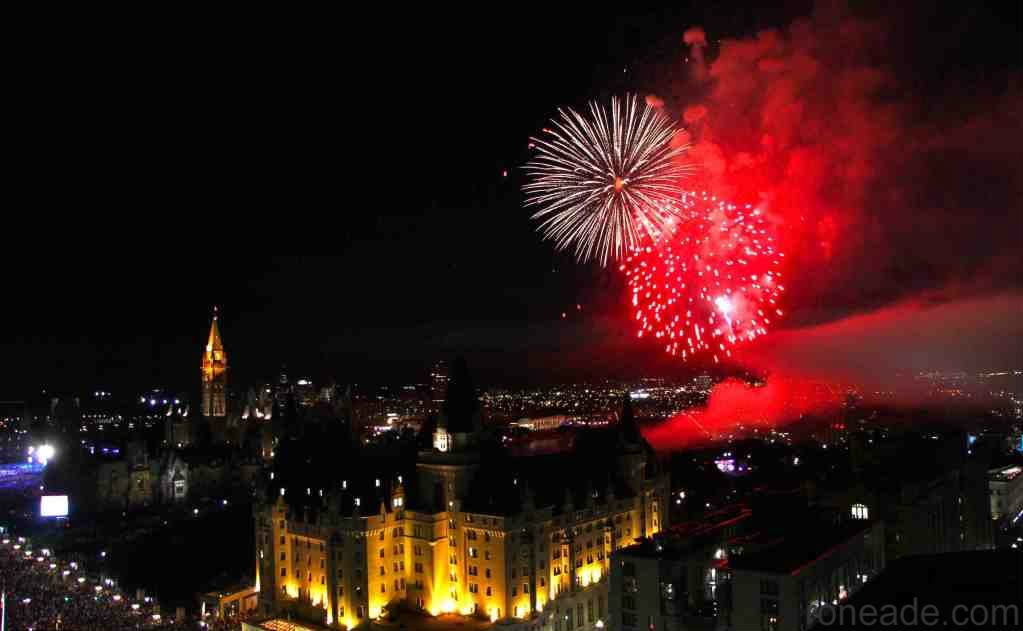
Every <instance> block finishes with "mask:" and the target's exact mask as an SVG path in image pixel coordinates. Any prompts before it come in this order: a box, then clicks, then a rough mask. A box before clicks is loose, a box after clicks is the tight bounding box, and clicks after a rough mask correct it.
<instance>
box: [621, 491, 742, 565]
mask: <svg viewBox="0 0 1023 631" xmlns="http://www.w3.org/2000/svg"><path fill="white" fill-rule="evenodd" d="M752 516H753V512H752V511H751V510H750V509H749V508H748V507H747V506H745V505H743V504H735V505H733V506H726V507H724V508H721V509H718V510H716V511H714V512H711V513H707V514H706V515H703V516H702V517H701V518H700V519H694V520H692V521H687V522H682V523H680V524H675V525H673V526H671V527H670V528H669V529H668V530H666V531H663V532H660V533H658V534H656V535H655V536H654V538H653V539H645V540H643V541H642V542H640V543H638V544H636V545H634V546H630V547H628V548H626V549H625V550H623V554H627V555H630V556H634V557H642V558H657V557H678V556H681V555H684V554H687V553H689V552H692V551H694V550H698V549H700V548H703V547H706V546H707V545H710V544H716V543H717V542H719V541H720V540H721V539H723V538H724V537H725V532H724V531H725V529H727V528H729V527H733V526H740V525H745V524H747V523H749V522H748V520H750V518H751V517H752Z"/></svg>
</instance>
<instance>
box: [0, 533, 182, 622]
mask: <svg viewBox="0 0 1023 631" xmlns="http://www.w3.org/2000/svg"><path fill="white" fill-rule="evenodd" d="M0 590H2V591H3V594H4V609H3V615H4V620H5V624H6V628H7V629H9V630H14V629H17V630H18V631H43V630H47V631H49V630H51V629H52V630H58V629H60V630H67V631H121V630H123V631H127V630H129V629H158V630H160V631H184V630H185V629H197V628H200V627H199V626H198V625H197V623H196V622H190V621H187V620H174V619H173V618H174V616H173V615H171V616H167V615H165V614H161V613H160V609H159V605H158V603H156V601H155V600H153V599H151V598H145V597H143V598H141V599H133V598H130V597H128V596H127V595H125V594H123V593H121V592H120V591H118V590H117V589H116V586H115V584H114V582H113V581H112V580H110V579H105V578H97V577H94V576H88V575H87V574H86V572H84V571H83V570H82V569H80V568H79V566H78V564H77V563H73V562H72V563H62V562H60V561H59V560H58V559H56V558H55V557H53V556H52V555H51V554H50V551H49V550H46V549H35V548H33V546H32V544H31V542H29V541H27V540H26V539H24V538H19V537H12V536H9V535H6V534H5V535H3V537H2V539H0ZM5 631H6V630H5Z"/></svg>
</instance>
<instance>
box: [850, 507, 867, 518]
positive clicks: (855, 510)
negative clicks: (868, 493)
mask: <svg viewBox="0 0 1023 631" xmlns="http://www.w3.org/2000/svg"><path fill="white" fill-rule="evenodd" d="M852 518H853V519H870V511H869V510H868V509H867V507H866V506H865V505H864V504H853V505H852Z"/></svg>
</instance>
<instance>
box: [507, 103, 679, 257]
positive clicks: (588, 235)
mask: <svg viewBox="0 0 1023 631" xmlns="http://www.w3.org/2000/svg"><path fill="white" fill-rule="evenodd" d="M559 115H560V116H559V118H557V119H555V120H553V121H552V127H551V128H547V129H544V136H543V137H542V138H531V139H530V140H531V142H530V147H531V148H534V149H535V150H536V152H537V153H536V156H535V157H534V158H533V159H532V160H530V161H529V162H528V163H527V164H526V166H525V170H526V174H527V176H528V177H529V178H530V182H528V183H527V184H525V185H524V186H523V187H522V188H523V192H524V193H525V194H526V206H527V207H538V208H539V210H537V211H536V212H535V213H534V214H533V219H536V220H539V221H540V225H539V227H538V230H539V231H540V232H541V233H542V234H543V236H544V238H545V239H549V240H552V241H554V242H555V245H556V247H557V248H558V249H566V248H573V249H574V250H575V254H576V258H577V259H578V260H579V261H580V262H584V261H587V260H590V259H597V260H598V261H599V262H600V263H601V264H602V265H606V264H607V262H608V261H609V260H611V259H619V258H622V257H624V256H625V255H627V254H628V253H629V252H631V251H632V250H633V249H635V248H637V247H639V246H640V245H641V244H642V243H643V242H644V241H645V239H647V238H649V239H651V240H654V239H656V238H657V237H658V236H659V235H660V234H661V233H662V232H664V231H665V230H666V229H667V228H668V227H669V226H670V225H671V224H672V222H673V219H674V217H675V215H676V214H677V212H678V208H677V204H678V201H677V200H678V197H679V195H680V194H681V193H682V188H681V180H682V178H683V177H685V175H686V174H687V173H688V172H689V167H688V165H686V164H684V163H682V162H681V161H680V160H679V158H680V157H681V156H682V155H683V154H684V153H685V152H686V150H687V149H688V145H679V146H674V147H673V146H672V139H673V138H674V136H675V134H676V133H677V132H678V128H677V127H676V126H675V125H674V124H673V123H672V122H671V120H670V119H669V118H668V117H667V116H666V115H664V114H663V113H662V112H660V111H658V110H656V109H654V108H652V107H650V106H648V105H642V106H641V105H640V101H639V100H638V99H637V98H636V97H635V96H629V97H626V98H625V99H618V98H612V99H611V106H610V108H609V109H605V108H604V107H602V106H600V105H598V104H597V103H590V107H589V117H587V116H583V115H582V114H580V113H578V112H576V111H575V110H573V109H571V108H568V109H562V110H559Z"/></svg>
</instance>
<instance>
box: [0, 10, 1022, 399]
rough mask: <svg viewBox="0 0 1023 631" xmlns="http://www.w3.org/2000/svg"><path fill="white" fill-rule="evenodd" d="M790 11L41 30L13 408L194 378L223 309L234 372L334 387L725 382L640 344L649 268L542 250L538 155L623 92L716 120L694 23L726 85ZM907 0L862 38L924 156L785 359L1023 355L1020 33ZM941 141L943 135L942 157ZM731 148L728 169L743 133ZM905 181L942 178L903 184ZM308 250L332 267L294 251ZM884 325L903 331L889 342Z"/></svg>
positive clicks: (4, 260) (172, 23)
mask: <svg viewBox="0 0 1023 631" xmlns="http://www.w3.org/2000/svg"><path fill="white" fill-rule="evenodd" d="M783 4H784V5H785V6H783V7H781V8H778V9H772V10H766V11H765V10H763V9H760V8H747V7H744V6H743V5H741V4H738V3H725V2H717V3H700V4H693V5H691V6H690V5H688V3H679V4H678V5H677V8H675V9H672V10H668V11H663V10H660V11H650V12H646V13H636V14H631V15H614V14H613V13H610V12H607V11H605V10H603V9H600V10H593V9H590V10H587V11H582V12H569V11H562V12H555V13H542V14H540V13H532V12H530V13H527V12H525V11H524V10H521V9H517V8H516V7H515V5H506V6H504V7H500V9H502V10H504V11H507V12H508V13H507V14H504V13H500V12H495V10H494V9H491V10H488V11H483V10H482V9H481V10H480V11H479V12H478V13H475V14H465V13H455V12H451V13H446V12H444V11H430V12H424V13H409V12H407V11H406V10H405V9H404V8H401V9H399V8H395V9H394V12H393V14H390V15H361V14H360V15H358V16H356V15H355V14H354V13H353V14H351V15H349V16H334V17H333V18H332V19H330V20H323V19H320V18H317V17H315V16H303V17H302V18H301V19H300V18H296V17H290V18H288V19H284V18H279V17H278V16H272V15H261V16H252V15H247V16H241V15H232V16H225V15H219V16H203V18H202V19H199V17H198V16H187V17H186V16H168V17H167V18H166V20H165V21H148V22H146V23H145V24H144V25H142V26H143V27H141V28H136V29H133V30H131V31H121V30H117V31H114V30H112V29H111V30H109V31H108V30H107V29H103V32H99V31H89V32H88V33H87V34H82V33H80V32H78V33H75V32H74V31H75V29H74V28H73V26H72V25H62V28H60V29H54V30H52V31H51V30H47V29H41V30H40V38H38V39H36V40H35V41H34V45H33V46H31V47H27V48H26V49H24V51H23V55H22V56H21V59H19V61H20V62H21V63H19V64H18V65H19V68H20V71H19V72H18V73H17V76H16V77H15V78H14V85H15V86H16V88H13V89H9V90H8V93H9V99H10V100H12V101H13V102H15V104H16V108H15V109H16V110H17V112H18V115H17V116H12V117H10V118H9V125H11V126H12V127H13V128H14V142H13V143H12V145H13V147H12V149H11V150H9V151H8V155H9V156H11V157H13V164H12V166H11V167H10V168H9V169H8V173H7V175H8V178H7V179H8V180H9V181H10V182H11V185H12V186H13V188H14V189H15V191H13V193H14V194H13V195H11V194H10V193H9V197H8V203H7V208H6V211H5V216H6V217H5V223H6V224H7V226H6V227H7V228H8V229H7V230H6V231H5V232H6V235H5V236H6V238H5V239H4V242H5V248H4V250H3V252H4V253H3V254H2V255H0V264H2V269H3V283H2V285H3V294H2V295H3V297H4V298H3V308H2V312H3V315H2V316H0V324H2V328H0V357H3V359H4V362H3V364H4V375H3V379H2V380H0V399H2V398H21V397H24V396H28V395H29V394H30V393H32V392H35V391H37V390H38V389H40V388H44V387H45V388H49V389H51V390H69V389H71V390H87V389H95V388H104V389H110V390H115V391H117V390H120V389H133V388H148V387H155V386H161V385H163V386H169V387H172V388H179V389H191V388H194V387H196V385H197V381H198V367H199V360H200V351H201V349H202V345H203V343H204V341H205V335H206V332H207V330H208V326H209V317H210V312H211V308H212V305H214V304H217V305H219V306H220V308H221V313H222V319H221V325H222V327H221V331H222V333H223V336H224V340H225V344H226V346H227V350H228V353H229V356H230V361H231V364H232V371H233V372H232V375H233V376H232V380H234V382H235V383H246V384H247V383H249V382H251V381H253V380H258V379H268V378H270V377H271V376H272V375H273V374H274V373H275V372H276V371H277V370H278V369H279V367H280V366H281V364H287V365H288V368H289V373H291V374H293V375H294V376H299V375H307V376H310V377H312V378H314V379H318V380H321V379H325V378H331V377H333V378H336V379H337V380H338V381H339V382H348V381H359V382H401V381H421V380H422V379H423V378H424V377H425V373H426V370H427V368H428V366H429V364H430V363H431V362H432V361H434V360H435V359H438V358H443V357H450V356H451V355H453V354H456V353H463V354H465V355H467V356H468V358H469V360H470V364H471V365H472V366H473V368H474V370H475V372H476V373H478V379H477V381H478V382H480V383H481V384H483V385H494V384H509V385H514V384H519V383H540V382H543V381H545V380H552V379H554V380H567V379H575V378H586V377H599V376H633V375H639V374H671V375H675V374H685V373H686V372H687V371H692V370H699V369H701V367H700V366H699V365H687V366H679V365H678V364H676V363H672V362H668V361H666V360H665V359H664V358H663V357H661V355H660V353H659V352H658V351H657V350H656V349H653V348H649V347H643V346H641V345H637V344H635V343H633V342H632V341H631V335H632V332H631V331H632V329H631V327H630V325H629V324H628V323H627V322H625V317H624V316H625V314H624V308H623V307H622V306H621V305H620V303H621V295H622V291H623V289H622V284H621V281H620V279H619V278H618V277H617V276H616V275H615V274H614V273H613V272H612V271H607V270H601V269H599V268H598V267H596V266H595V265H592V264H591V265H587V266H580V265H577V264H575V263H574V261H573V260H572V259H571V257H570V256H567V255H564V254H558V253H555V252H554V251H553V249H552V247H551V246H550V244H547V243H543V242H541V241H540V240H539V238H538V237H537V236H536V234H535V232H534V231H533V229H534V226H533V225H532V224H531V222H530V220H529V218H528V214H529V213H528V212H527V211H524V210H522V208H521V200H522V198H521V193H520V191H519V187H520V186H521V184H522V178H521V174H520V172H519V167H521V165H522V164H523V163H524V162H525V160H526V159H527V158H528V151H527V148H526V144H527V142H528V137H529V136H530V134H535V133H537V132H538V130H539V128H541V127H542V126H543V125H544V124H545V122H546V121H547V120H548V119H549V118H550V117H551V116H552V115H553V114H554V113H555V110H556V108H557V107H558V106H562V105H572V106H581V105H583V104H585V102H586V101H587V100H589V99H591V98H604V97H607V96H610V95H612V94H621V93H624V92H636V93H639V94H643V95H645V94H651V93H656V94H659V95H661V96H663V97H665V99H666V100H667V101H668V108H669V111H672V112H673V114H674V115H679V112H680V111H681V110H682V109H683V108H684V107H685V106H686V102H687V101H688V100H691V99H694V98H701V99H707V100H706V102H707V103H708V104H713V103H714V102H715V101H714V99H715V98H720V93H717V94H715V93H713V91H712V88H710V87H704V88H703V92H701V91H700V90H698V89H693V88H690V87H687V85H686V80H687V79H686V77H687V75H686V72H687V71H686V69H685V68H684V66H683V65H682V60H683V59H684V58H685V57H686V55H687V51H686V48H685V46H684V45H683V44H682V34H683V33H684V32H685V30H686V29H687V28H689V27H691V26H697V25H698V26H702V27H703V29H704V31H705V32H706V33H707V38H708V40H709V43H710V45H709V46H708V50H707V57H708V61H710V62H711V66H710V67H711V68H712V74H713V68H714V66H713V63H714V59H715V55H716V54H717V53H718V50H717V46H718V44H717V42H718V40H719V39H726V38H727V39H739V40H744V39H749V38H752V37H755V34H756V33H757V32H758V31H761V30H763V29H769V28H782V29H784V28H786V27H787V26H788V25H789V24H790V23H791V22H792V20H793V19H795V18H797V17H799V16H805V15H809V14H810V13H811V7H812V3H808V2H797V3H783ZM886 4H890V3H868V4H867V5H865V6H859V5H857V8H856V9H855V11H853V12H852V13H853V14H855V15H857V16H865V17H866V18H869V19H871V20H879V21H881V22H883V23H885V24H887V25H888V32H889V33H890V32H898V33H899V37H898V45H897V46H894V47H892V46H879V47H876V48H869V47H866V45H864V49H863V50H866V51H867V52H865V53H864V56H865V59H864V60H861V63H862V64H863V65H864V67H871V66H873V65H874V64H878V65H886V66H887V67H888V68H890V80H889V82H888V83H887V84H886V85H885V86H884V87H883V89H882V90H880V92H879V93H878V94H873V93H872V97H871V98H872V99H875V97H876V100H871V103H870V107H874V106H875V105H878V103H880V104H882V105H887V104H888V103H895V104H897V105H898V110H897V116H898V118H899V122H898V123H892V124H891V126H892V128H896V129H898V130H899V132H898V133H897V134H894V135H893V136H892V138H896V139H910V140H911V142H906V143H902V144H903V146H901V147H900V148H899V150H898V151H897V152H892V155H888V156H884V157H883V158H879V164H883V165H884V171H885V173H884V174H883V175H882V176H879V177H878V180H879V181H880V182H881V184H882V185H883V186H881V187H880V188H879V189H877V190H881V191H882V192H883V193H884V195H880V194H877V195H874V194H873V193H872V194H871V195H870V196H869V198H867V199H861V198H860V197H862V196H860V197H858V198H857V201H856V202H855V204H856V205H857V208H856V209H854V210H850V211H848V212H847V211H846V208H847V206H848V204H849V202H848V198H847V197H844V196H845V193H844V192H842V191H843V190H844V189H842V187H841V186H835V187H834V189H833V190H834V191H838V192H835V193H834V195H833V196H831V194H830V193H829V199H830V202H829V203H833V204H834V206H835V208H836V209H838V210H836V211H835V212H833V213H831V214H830V215H827V217H831V216H833V217H836V219H835V220H834V221H832V220H831V219H828V220H827V221H832V223H827V222H824V223H822V222H821V221H822V220H818V221H817V223H816V224H815V225H816V227H817V229H818V232H819V231H820V228H821V226H822V225H823V226H825V227H829V226H832V225H834V226H837V227H836V228H835V230H838V231H839V232H841V231H844V230H849V231H850V232H851V233H853V235H852V237H850V238H848V239H847V240H846V241H844V243H848V245H843V246H841V247H842V248H845V249H840V250H839V251H838V253H837V254H836V255H835V258H834V259H831V260H832V261H833V264H832V265H830V266H829V267H828V271H827V272H826V273H822V275H811V274H808V275H806V276H805V278H804V279H803V280H802V282H801V283H798V286H797V287H796V288H794V289H793V299H792V300H793V304H792V305H791V306H790V309H789V310H790V312H791V318H790V319H789V320H788V321H787V322H786V323H785V325H784V328H786V329H787V330H785V331H784V332H783V333H784V337H783V336H779V338H778V341H780V340H783V339H784V340H786V347H787V346H788V342H791V346H792V347H793V348H800V351H799V353H798V358H797V360H798V361H797V362H796V363H798V364H799V366H800V369H801V370H803V371H807V372H812V369H813V366H814V364H815V360H816V358H815V355H814V352H813V349H812V348H811V349H809V350H808V349H807V348H805V345H804V347H800V340H801V339H803V338H801V337H800V332H801V331H812V332H813V335H812V336H809V337H807V338H806V339H812V340H814V344H815V345H816V344H818V343H819V344H820V345H821V347H822V348H826V349H827V351H826V355H827V358H828V361H829V362H830V363H834V362H836V361H837V362H838V363H839V364H841V363H842V362H841V357H839V358H838V359H836V356H835V354H836V353H838V354H839V356H841V350H836V349H841V348H853V347H854V348H855V350H856V357H855V358H853V359H851V360H850V364H851V365H855V366H860V367H862V366H863V365H864V364H872V363H873V364H874V365H876V364H877V363H878V362H883V363H884V364H886V365H889V366H894V365H900V366H906V367H912V368H916V367H923V366H931V365H933V366H935V367H957V366H962V367H965V368H984V367H1003V366H1006V365H1009V364H1012V363H1013V360H1014V359H1018V358H1019V357H1020V355H1021V354H1023V349H1021V346H1020V336H1021V333H1023V331H1021V328H1020V323H1019V321H1020V318H1019V317H1017V316H1019V315H1020V314H1021V311H1020V308H1021V305H1023V301H1021V300H1020V298H1019V296H1020V290H1021V286H1020V277H1021V269H1023V268H1021V265H1020V247H1019V239H1020V236H1019V235H1020V234H1023V229H1020V228H1021V226H1020V215H1021V202H1020V199H1021V195H1023V187H1021V185H1020V173H1019V171H1020V167H1019V165H1020V164H1023V157H1021V155H1020V146H1021V145H1023V137H1021V135H1020V126H1019V121H1020V118H1021V116H1020V114H1021V111H1020V109H1019V103H1020V102H1023V100H1021V99H1019V98H1018V97H1019V94H1020V92H1021V86H1023V81H1021V79H1020V72H1021V68H1023V60H1021V52H1020V46H1019V42H1020V32H1019V24H1018V17H1017V16H1015V15H1014V13H1013V12H1012V11H1011V10H1010V9H1009V8H1005V9H1000V8H998V7H995V8H971V9H963V12H961V13H960V12H958V9H956V8H955V7H954V5H951V4H950V5H949V7H948V8H947V9H943V10H941V11H939V10H938V9H934V8H933V7H930V6H929V5H930V3H919V4H918V5H916V6H907V7H905V8H901V7H900V8H899V9H897V11H898V13H897V14H894V15H886V14H884V13H882V11H883V10H885V7H886ZM65 29H66V31H65ZM850 54H856V49H853V50H852V52H851V53H850ZM843 63H845V62H843ZM717 103H718V105H720V106H721V107H722V108H727V107H728V103H726V102H724V101H720V100H719V101H718V102H717ZM735 103H740V101H738V100H736V101H735ZM806 103H807V104H808V105H807V107H810V108H812V107H814V106H815V104H816V102H815V101H813V99H812V97H808V100H807V101H806ZM751 107H752V106H751ZM885 111H886V112H887V111H889V110H885ZM988 112H991V114H990V115H988ZM759 115H760V114H759V113H758V112H757V111H755V110H753V109H751V110H749V111H738V112H736V111H731V112H730V114H729V116H746V117H747V118H750V119H752V120H753V121H754V122H753V123H751V124H752V125H756V124H759V122H758V120H759V119H758V118H757V117H758V116H759ZM868 118H872V117H868ZM723 119H724V116H723V115H722V117H721V118H719V119H717V120H723ZM884 120H887V119H884ZM739 126H740V125H738V124H736V125H730V126H729V128H730V129H736V128H738V127H739ZM933 129H944V130H946V131H947V133H946V132H943V133H942V134H940V135H936V136H940V137H941V138H942V141H941V142H942V143H946V144H942V145H941V146H939V147H935V146H934V145H933V144H931V143H930V142H929V141H927V140H921V138H926V137H927V134H928V133H931V132H930V131H929V130H933ZM923 130H928V131H927V132H924V131H923ZM715 131H716V135H715V136H714V137H713V138H714V142H717V143H720V144H721V145H722V146H723V147H724V148H725V152H726V156H727V155H728V152H729V151H732V150H733V149H734V147H730V146H729V145H728V142H729V141H730V139H729V132H728V131H726V130H722V129H721V128H720V127H718V128H717V129H716V130H715ZM932 135H935V134H932ZM707 138H710V135H709V134H708V135H707V136H705V140H706V139H707ZM989 138H995V139H997V140H996V141H994V142H992V141H990V140H989ZM960 140H961V142H960ZM733 144H735V145H738V144H741V142H738V141H737V142H736V143H733ZM872 146H873V147H875V148H878V149H879V148H881V147H883V146H884V145H883V143H878V144H876V145H872ZM963 147H966V148H967V149H966V150H964V149H962V148H963ZM978 147H980V148H978ZM843 150H844V149H843ZM853 151H854V150H853ZM886 153H887V152H886ZM827 155H829V156H834V155H842V154H841V153H837V154H836V153H835V152H831V153H828V154H827ZM960 164H961V165H963V166H962V167H959V166H958V165H960ZM895 165H897V167H896V166H895ZM902 168H905V172H904V179H906V180H909V181H912V182H913V186H901V185H900V186H894V185H891V184H890V183H889V182H890V180H892V175H891V174H892V173H901V171H900V170H901V169H902ZM505 170H507V171H508V176H507V177H505V176H504V174H503V172H504V171H505ZM829 190H832V189H829ZM872 190H874V189H872ZM847 218H850V219H848V221H846V219H847ZM864 235H866V236H864ZM846 236H848V235H846ZM830 247H831V246H830V245H829V248H830ZM875 249H876V251H874V250H875ZM288 251H304V252H322V253H324V255H323V256H297V257H283V256H281V257H276V256H270V255H269V253H272V252H288ZM878 252H881V254H879V253H878ZM829 255H830V250H829ZM813 256H816V254H813V255H809V254H808V255H807V257H806V260H808V261H809V260H815V259H813ZM864 262H868V263H870V264H868V265H865V264H864ZM798 281H799V279H795V280H794V281H790V282H798ZM825 282H826V284H827V288H826V289H820V290H818V289H817V287H816V284H818V283H819V284H821V285H823V284H825ZM576 305H579V307H580V308H577V307H576ZM934 309H937V310H938V311H932V310H934ZM562 312H567V313H568V317H567V318H565V319H563V318H562ZM885 313H898V314H899V317H898V318H894V319H893V318H889V319H885V318H883V317H882V318H881V321H880V323H878V324H876V326H873V325H870V323H869V322H867V323H866V324H864V320H863V318H868V320H869V317H870V316H871V314H885ZM907 314H908V315H907ZM900 318H901V319H900ZM907 318H908V319H907ZM914 318H916V319H914ZM922 321H926V322H927V323H928V327H924V329H925V330H926V335H923V334H921V331H922V330H924V329H922V328H921V327H920V326H919V324H920V322H922ZM848 322H852V323H853V324H852V325H849V326H844V325H843V323H848ZM892 323H897V324H892ZM828 327H830V328H828ZM893 327H894V331H893V330H892V329H893ZM822 330H824V331H833V332H834V335H831V336H830V337H827V340H825V341H822V340H821V338H820V337H819V336H820V335H821V331H822ZM849 331H854V332H855V335H856V336H857V338H856V340H857V341H851V340H850V337H849V336H850V335H851V334H850V333H849ZM900 332H904V334H900ZM836 340H837V341H836ZM765 350H769V351H770V352H769V353H767V352H765V353H764V355H765V356H767V355H770V356H771V357H777V356H779V355H780V356H784V355H785V353H784V349H782V350H781V351H779V349H778V344H777V343H776V344H774V345H773V346H772V347H770V348H769V349H765ZM932 351H933V352H932ZM756 352H757V349H756V348H752V349H750V353H751V354H752V355H756ZM823 352H824V351H822V353H823ZM781 361H782V363H785V360H784V359H782V360H781ZM751 363H756V362H751ZM850 370H852V371H853V372H855V369H850Z"/></svg>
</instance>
